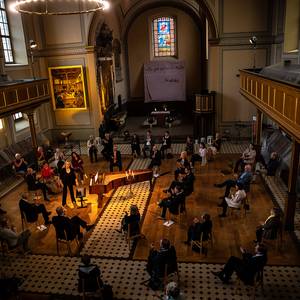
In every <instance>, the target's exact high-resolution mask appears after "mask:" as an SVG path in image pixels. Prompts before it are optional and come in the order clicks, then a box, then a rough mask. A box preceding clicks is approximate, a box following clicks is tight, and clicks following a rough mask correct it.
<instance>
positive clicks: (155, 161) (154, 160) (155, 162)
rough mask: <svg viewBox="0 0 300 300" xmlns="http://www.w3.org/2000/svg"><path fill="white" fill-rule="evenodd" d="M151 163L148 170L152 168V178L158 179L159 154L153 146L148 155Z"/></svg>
mask: <svg viewBox="0 0 300 300" xmlns="http://www.w3.org/2000/svg"><path fill="white" fill-rule="evenodd" d="M150 158H151V163H150V165H149V169H152V168H153V176H154V177H158V176H159V173H158V170H159V166H160V165H161V152H160V150H158V148H157V146H156V145H154V146H153V147H152V150H151V154H150Z"/></svg>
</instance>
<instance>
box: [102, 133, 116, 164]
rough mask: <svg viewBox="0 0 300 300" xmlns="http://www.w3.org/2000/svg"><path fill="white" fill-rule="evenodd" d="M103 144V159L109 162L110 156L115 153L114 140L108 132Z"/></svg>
mask: <svg viewBox="0 0 300 300" xmlns="http://www.w3.org/2000/svg"><path fill="white" fill-rule="evenodd" d="M101 143H102V145H103V149H102V151H101V153H102V155H103V157H104V158H105V159H106V160H107V161H109V160H110V156H111V154H112V152H113V144H114V142H113V139H112V137H111V136H110V134H109V133H108V132H106V133H105V135H104V138H103V139H102V140H101Z"/></svg>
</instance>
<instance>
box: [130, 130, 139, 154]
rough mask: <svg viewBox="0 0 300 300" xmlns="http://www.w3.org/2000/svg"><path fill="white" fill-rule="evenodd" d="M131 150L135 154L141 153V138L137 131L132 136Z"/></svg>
mask: <svg viewBox="0 0 300 300" xmlns="http://www.w3.org/2000/svg"><path fill="white" fill-rule="evenodd" d="M131 152H132V155H133V156H140V155H141V146H140V138H139V136H138V135H137V134H136V133H134V134H133V136H132V138H131Z"/></svg>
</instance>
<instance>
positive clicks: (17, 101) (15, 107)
mask: <svg viewBox="0 0 300 300" xmlns="http://www.w3.org/2000/svg"><path fill="white" fill-rule="evenodd" d="M49 99H50V91H49V80H48V79H32V80H20V81H12V82H10V81H8V82H5V83H1V84H0V117H3V116H6V115H9V114H12V113H14V112H19V111H24V110H26V109H30V108H34V107H37V106H39V105H40V104H42V103H43V102H47V101H49Z"/></svg>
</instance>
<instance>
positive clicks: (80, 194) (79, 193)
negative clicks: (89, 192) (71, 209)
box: [76, 187, 88, 208]
mask: <svg viewBox="0 0 300 300" xmlns="http://www.w3.org/2000/svg"><path fill="white" fill-rule="evenodd" d="M85 197H86V188H85V187H80V188H76V198H78V199H79V202H80V206H78V207H77V208H86V207H87V206H86V205H84V202H85V201H87V200H88V199H87V198H85Z"/></svg>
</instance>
